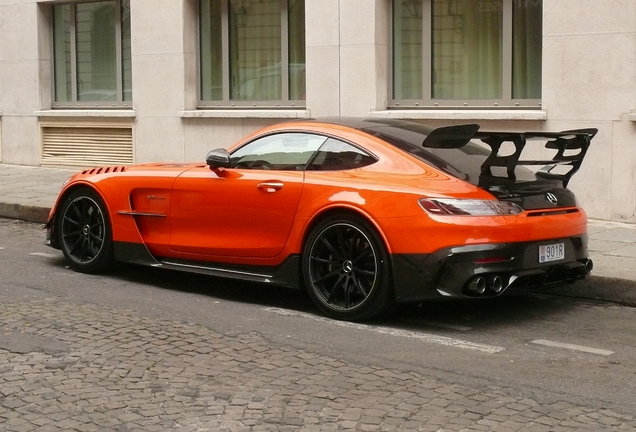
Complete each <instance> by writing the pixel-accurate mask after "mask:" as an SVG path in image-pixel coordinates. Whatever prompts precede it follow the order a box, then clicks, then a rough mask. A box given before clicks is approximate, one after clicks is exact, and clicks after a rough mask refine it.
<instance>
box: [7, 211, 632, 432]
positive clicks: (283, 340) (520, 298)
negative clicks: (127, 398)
mask: <svg viewBox="0 0 636 432" xmlns="http://www.w3.org/2000/svg"><path fill="white" fill-rule="evenodd" d="M43 240H44V231H43V230H42V229H41V227H40V226H39V225H35V224H29V223H25V222H18V221H9V220H0V263H1V264H0V304H1V305H5V306H6V305H11V307H16V308H18V309H19V310H22V309H20V305H29V304H32V305H33V307H34V309H37V310H47V309H46V308H47V307H48V306H47V305H57V306H60V305H61V306H60V307H62V306H63V309H64V310H76V309H73V308H76V307H89V308H107V310H108V311H114V312H113V313H115V315H116V314H117V313H119V312H118V311H120V312H121V314H122V316H126V317H129V316H131V317H139V319H152V320H158V322H159V321H160V322H173V323H183V325H195V326H199V327H201V328H203V329H206V331H211V332H214V334H217V335H222V337H224V338H243V339H245V338H246V337H247V338H248V339H249V338H250V337H253V338H256V339H258V340H259V341H261V342H262V343H263V344H264V345H265V346H267V347H269V348H268V349H272V347H274V348H276V349H278V350H284V351H287V350H293V351H294V352H302V353H305V355H306V354H307V353H309V354H311V355H313V356H318V357H319V358H324V359H331V360H329V361H330V362H331V361H338V362H345V363H346V364H347V365H349V366H350V367H352V368H353V369H354V370H355V369H356V368H357V369H359V370H366V369H367V368H373V370H374V371H386V374H390V375H391V376H397V375H398V374H411V375H412V376H413V377H417V379H419V380H430V382H434V383H435V391H437V392H438V393H444V392H445V391H446V390H445V389H448V392H451V389H457V388H461V389H465V390H464V392H471V394H475V395H479V394H482V395H484V394H490V393H492V392H495V393H496V395H498V396H497V397H498V398H499V399H501V400H504V401H505V400H507V399H506V398H510V401H511V402H510V403H511V404H516V405H515V406H519V404H520V401H524V403H525V404H528V405H531V406H536V407H561V408H562V409H558V410H557V411H559V410H560V411H563V412H564V413H565V411H567V409H572V407H575V408H576V409H577V410H578V411H577V413H578V414H577V416H578V420H574V414H572V419H570V418H569V417H567V414H562V415H561V417H562V420H563V422H566V421H572V422H573V423H572V429H567V428H566V426H567V424H565V425H563V424H562V425H561V427H562V428H561V429H550V427H553V426H554V425H550V424H549V422H547V421H546V422H545V423H535V422H534V421H531V420H532V418H531V417H532V416H530V414H528V415H527V416H526V417H521V418H520V417H519V415H518V414H519V412H518V411H514V409H513V408H509V409H507V411H500V412H499V413H498V415H497V416H492V415H491V413H490V412H481V411H480V410H479V409H472V410H468V411H467V414H466V415H467V416H468V414H471V415H472V417H470V416H468V417H467V418H473V417H475V416H476V417H475V418H474V419H473V420H472V421H473V422H474V423H473V424H472V425H471V424H463V426H464V429H463V430H490V429H489V428H488V427H487V426H488V425H491V426H492V425H499V426H501V425H502V424H505V422H509V421H512V420H511V418H513V417H514V416H515V415H516V419H515V420H514V421H515V422H516V423H515V425H516V426H515V427H512V426H510V424H508V428H506V427H504V429H502V430H537V431H539V430H546V431H547V430H579V429H580V428H581V427H582V426H581V425H584V426H585V427H588V428H589V430H636V421H635V419H634V418H633V417H632V416H633V415H636V402H635V401H636V365H635V364H634V361H633V359H634V358H636V344H635V343H634V341H635V340H636V325H634V322H635V320H636V310H635V309H634V308H630V307H625V306H621V305H617V304H612V303H604V302H595V301H584V300H577V299H573V298H566V297H558V296H551V295H546V294H523V295H522V294H520V295H511V296H506V297H502V298H498V299H492V300H487V301H474V300H473V301H461V300H456V301H433V302H427V303H424V304H421V305H411V306H408V307H403V308H399V309H398V310H396V311H395V312H394V313H393V314H392V315H390V316H388V317H385V318H383V319H381V320H376V321H373V322H368V323H364V324H352V323H344V322H337V321H333V320H330V319H326V318H324V317H323V316H321V315H320V314H319V313H318V312H317V310H316V309H315V308H314V307H313V305H312V304H311V302H310V300H309V299H308V297H307V296H305V295H304V294H303V293H301V292H297V291H293V290H286V289H280V288H276V287H269V286H262V285H254V284H244V283H237V282H228V281H224V280H220V279H215V278H210V277H203V276H198V275H189V274H182V273H174V272H168V271H163V270H159V269H152V268H142V267H136V266H122V267H120V268H118V269H117V270H116V271H113V272H110V273H108V274H104V275H99V276H94V275H85V274H79V273H75V272H73V271H71V270H70V269H68V268H67V267H66V265H65V262H64V260H63V258H62V254H61V252H59V251H56V250H53V249H50V248H47V247H46V246H44V245H43ZM100 310H101V309H100ZM9 312H10V311H5V313H7V314H9ZM45 313H49V312H45ZM51 313H53V312H51ZM77 313H80V312H77ZM69 319H70V318H69ZM88 319H89V320H90V317H89V318H88ZM131 319H133V318H131ZM135 319H136V318H134V319H133V322H134V320H135ZM11 322H12V321H11V320H9V319H7V320H6V321H2V317H0V360H2V356H3V353H5V354H7V353H8V355H13V354H15V353H20V354H22V355H23V354H24V353H28V352H32V351H36V352H43V353H44V354H47V355H53V356H54V355H55V353H56V345H55V344H56V343H58V342H59V343H62V342H63V341H58V342H56V340H57V339H55V338H53V339H51V338H50V337H49V339H47V340H46V341H44V339H37V338H36V336H37V337H39V338H42V337H44V336H42V335H45V334H47V332H46V331H45V330H43V329H40V330H39V331H40V333H41V334H40V333H38V335H39V336H38V335H34V334H33V332H31V333H29V332H28V331H25V330H19V329H18V328H17V327H15V326H13V327H11V325H12V324H11ZM29 335H30V336H29ZM34 338H36V339H34ZM148 338H150V339H152V338H153V336H152V334H149V335H148ZM243 339H241V340H243ZM263 341H264V342H263ZM66 343H67V344H70V343H71V341H67V342H66ZM47 344H48V345H47ZM51 344H53V345H51ZM47 346H48V348H47ZM3 350H4V351H3ZM257 351H258V350H257ZM175 355H176V354H175ZM266 359H267V356H265V360H266ZM325 362H326V360H325ZM0 367H2V362H1V361H0ZM281 367H282V366H281ZM377 374H379V375H380V376H384V375H382V373H381V372H377ZM361 379H362V378H361ZM427 382H429V381H427ZM3 385H4V386H6V387H7V388H9V387H10V386H9V385H8V382H6V383H3V381H2V380H1V379H0V419H1V418H2V417H3V416H4V417H5V418H9V417H11V416H13V417H11V418H15V419H16V420H15V422H16V424H18V425H19V424H21V423H20V422H19V421H18V420H21V415H20V414H16V411H14V408H11V409H8V408H7V404H8V402H7V401H9V399H10V396H15V397H17V396H16V395H17V393H15V392H11V391H8V390H3ZM246 385H247V384H246ZM360 385H363V384H360ZM36 387H37V386H36ZM29 389H30V391H33V388H29ZM241 390H242V391H245V390H246V389H245V388H244V387H241ZM453 391H455V390H453ZM298 392H299V393H302V391H301V390H298ZM384 392H385V393H386V394H387V395H388V394H393V395H399V392H400V388H396V387H395V386H394V385H393V386H390V385H388V384H387V388H386V389H384ZM460 393H461V392H460ZM461 394H463V393H461ZM11 400H13V399H11ZM433 400H435V397H433V396H431V399H430V400H429V402H427V403H426V404H432V403H433ZM3 401H4V408H5V411H3V410H2V406H3ZM528 401H530V402H528ZM23 402H24V401H23ZM24 403H26V402H24ZM501 403H504V402H501ZM426 404H425V405H426ZM564 404H565V405H564ZM18 405H19V404H18ZM564 407H565V408H564ZM566 408H567V409H566ZM121 409H123V408H121ZM36 411H37V409H36ZM531 411H532V412H534V413H535V414H536V413H537V412H539V413H542V411H541V410H540V409H538V408H537V409H536V410H531ZM18 412H19V409H18ZM312 412H313V411H312ZM7 413H9V414H7ZM580 413H587V414H588V415H586V416H582V417H581V415H580ZM458 415H459V416H460V417H461V415H460V414H458ZM555 415H556V414H555ZM604 416H605V417H607V416H609V418H610V420H609V421H608V420H606V419H605V417H604ZM332 417H333V416H332ZM336 417H337V416H336ZM556 417H557V418H559V416H556ZM220 418H223V415H221V417H220ZM363 418H364V416H363ZM374 418H375V417H374ZM405 418H406V417H405ZM523 419H525V420H523ZM611 419H613V420H611ZM617 419H618V420H617ZM394 420H395V419H394ZM303 421H305V422H307V421H308V420H306V419H305V420H303ZM343 421H344V420H343ZM347 421H349V422H350V423H344V424H345V426H347V425H349V426H352V423H351V422H353V420H347ZM356 421H358V422H360V421H362V420H360V419H358V420H356ZM369 421H370V420H369ZM383 421H384V420H382V421H380V420H378V421H375V422H373V421H370V423H371V425H367V427H365V429H366V430H392V429H390V428H388V426H387V427H384V426H383V425H384V423H382V422H383ZM404 421H406V420H404ZM409 421H410V422H411V423H409V424H411V425H412V424H415V423H413V419H409ZM418 421H419V422H420V423H421V424H422V425H425V424H426V421H424V420H422V418H420V419H419V420H418ZM559 421H561V420H559ZM577 421H578V422H579V423H576V422H577ZM612 421H613V423H612ZM465 422H468V420H465ZM480 422H482V423H480ZM529 422H531V423H532V424H533V428H530V427H529V426H528V424H529ZM595 422H596V423H595ZM0 423H2V422H1V421H0ZM460 423H461V422H460ZM460 423H458V424H460ZM47 424H48V423H47ZM140 424H141V423H139V424H138V425H140ZM321 424H322V423H321V421H317V422H314V429H311V428H309V427H305V428H304V429H303V430H323V429H320V425H321ZM387 424H389V423H387ZM392 424H394V425H395V422H393V423H392ZM403 424H405V423H403ZM342 425H343V423H340V424H338V427H340V428H341V429H343V428H346V427H343V426H342ZM519 425H521V426H519ZM524 425H525V426H524ZM542 425H543V426H544V428H541V427H540V426H542ZM49 426H50V424H49ZM243 426H245V425H243ZM305 426H307V423H305ZM359 426H360V424H358V426H354V427H353V429H357V428H358V427H359ZM371 426H374V427H375V429H374V428H373V427H371ZM437 426H439V427H437V428H436V429H433V428H430V429H424V426H422V427H420V429H421V430H462V429H459V428H455V427H454V426H453V427H451V426H448V425H446V427H448V428H447V429H444V426H445V425H437ZM5 427H7V429H3V426H2V425H0V430H20V429H19V428H18V426H16V427H15V429H11V428H9V426H5ZM252 427H253V426H252ZM286 427H288V428H290V429H288V430H300V429H301V428H300V427H296V428H294V425H287V426H286ZM457 427H459V426H457ZM502 427H503V426H502ZM525 427H527V429H526V428H525ZM143 429H144V428H143V427H141V426H140V429H139V430H143ZM24 430H28V429H24ZM78 430H79V429H78ZM86 430H90V429H86ZM131 430H134V428H131ZM214 430H216V429H214ZM218 430H233V429H232V428H231V427H227V428H225V429H218ZM236 430H246V429H240V428H239V429H236ZM247 430H259V429H257V428H253V429H247ZM261 430H270V429H261ZM272 430H273V429H272ZM275 430H283V428H282V427H280V424H279V425H278V426H277V428H276V429H275ZM324 430H335V429H333V428H332V429H328V428H325V429H324ZM395 430H399V428H398V429H395ZM492 430H495V429H492Z"/></svg>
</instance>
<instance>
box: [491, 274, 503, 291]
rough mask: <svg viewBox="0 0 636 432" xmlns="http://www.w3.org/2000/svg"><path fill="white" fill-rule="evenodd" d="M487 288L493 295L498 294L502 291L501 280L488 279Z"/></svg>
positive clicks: (498, 278)
mask: <svg viewBox="0 0 636 432" xmlns="http://www.w3.org/2000/svg"><path fill="white" fill-rule="evenodd" d="M488 288H490V289H491V290H492V291H493V292H494V293H495V294H499V293H500V292H501V291H503V279H502V278H501V276H494V277H492V278H490V280H489V284H488Z"/></svg>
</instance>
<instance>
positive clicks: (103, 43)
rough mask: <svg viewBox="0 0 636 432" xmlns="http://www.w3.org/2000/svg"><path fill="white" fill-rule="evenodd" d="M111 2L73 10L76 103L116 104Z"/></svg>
mask: <svg viewBox="0 0 636 432" xmlns="http://www.w3.org/2000/svg"><path fill="white" fill-rule="evenodd" d="M115 18H116V11H115V4H114V3H113V2H95V3H81V4H78V5H77V6H76V7H75V28H76V35H77V39H76V40H77V42H76V46H77V48H76V49H77V82H78V91H77V100H79V101H92V100H117V59H116V55H117V46H116V40H115V38H116V31H115Z"/></svg>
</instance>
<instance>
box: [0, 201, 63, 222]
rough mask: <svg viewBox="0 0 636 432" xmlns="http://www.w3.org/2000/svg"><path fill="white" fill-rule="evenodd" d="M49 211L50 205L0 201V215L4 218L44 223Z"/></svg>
mask: <svg viewBox="0 0 636 432" xmlns="http://www.w3.org/2000/svg"><path fill="white" fill-rule="evenodd" d="M50 211H51V208H50V207H43V206H32V205H25V204H10V203H0V217H1V218H5V219H18V220H23V221H27V222H35V223H46V221H47V220H48V218H49V212H50Z"/></svg>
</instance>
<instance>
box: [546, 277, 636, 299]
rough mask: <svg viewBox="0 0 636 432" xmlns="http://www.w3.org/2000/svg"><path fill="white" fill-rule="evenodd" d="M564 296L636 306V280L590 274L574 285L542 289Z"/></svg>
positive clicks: (548, 292)
mask: <svg viewBox="0 0 636 432" xmlns="http://www.w3.org/2000/svg"><path fill="white" fill-rule="evenodd" d="M540 292H541V294H550V295H557V296H563V297H573V298H580V299H586V300H600V301H606V302H612V303H616V304H620V305H625V306H632V307H636V281H634V280H630V279H618V278H611V277H605V276H594V275H591V276H588V277H587V278H585V280H582V281H578V282H576V283H574V284H572V285H564V286H561V287H556V288H549V289H545V290H541V291H540Z"/></svg>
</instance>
